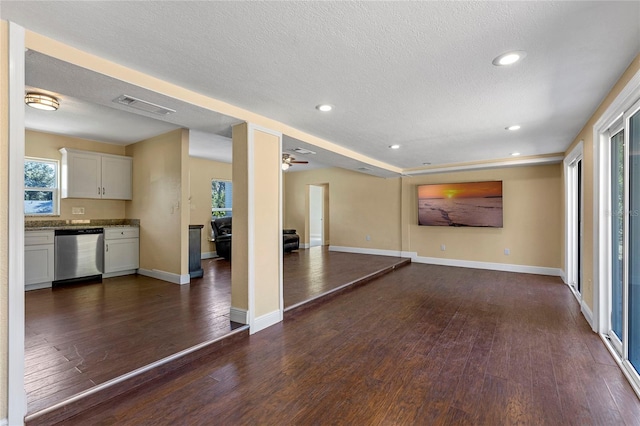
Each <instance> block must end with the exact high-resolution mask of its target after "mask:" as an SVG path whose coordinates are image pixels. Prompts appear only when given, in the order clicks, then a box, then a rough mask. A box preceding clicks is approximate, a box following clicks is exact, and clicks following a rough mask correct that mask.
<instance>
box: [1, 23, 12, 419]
mask: <svg viewBox="0 0 640 426" xmlns="http://www.w3.org/2000/svg"><path fill="white" fill-rule="evenodd" d="M8 31H9V26H8V25H7V22H6V21H0V233H1V234H2V238H0V324H2V325H1V326H0V419H6V418H7V398H8V397H9V394H8V392H7V372H8V370H7V368H8V364H7V354H8V347H7V338H8V333H7V332H8V317H7V306H8V300H9V279H8V277H9V252H8V247H9V242H8V238H7V229H8V225H9V217H8V213H9V202H10V200H9V167H8V165H9V72H8V70H9V37H8Z"/></svg>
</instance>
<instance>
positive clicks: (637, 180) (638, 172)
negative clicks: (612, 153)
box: [625, 112, 640, 371]
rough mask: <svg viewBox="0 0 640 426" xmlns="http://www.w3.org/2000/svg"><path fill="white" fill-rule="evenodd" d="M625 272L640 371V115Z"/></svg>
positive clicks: (633, 125) (632, 129)
mask: <svg viewBox="0 0 640 426" xmlns="http://www.w3.org/2000/svg"><path fill="white" fill-rule="evenodd" d="M627 134H628V135H629V138H628V139H629V148H628V150H627V153H628V155H627V163H628V168H629V171H628V173H627V180H626V184H627V185H626V186H627V188H628V190H627V194H628V195H629V196H628V202H627V204H628V209H627V214H625V217H626V218H627V232H626V238H625V243H626V248H627V250H626V255H625V270H626V277H625V278H626V279H625V281H626V284H627V286H628V289H629V306H628V307H627V311H628V313H629V361H630V362H631V364H632V365H633V366H634V368H635V369H636V371H638V370H639V369H640V217H639V216H640V112H636V113H635V114H634V115H632V116H631V117H630V118H629V121H628V128H627Z"/></svg>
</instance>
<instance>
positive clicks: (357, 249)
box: [329, 246, 402, 257]
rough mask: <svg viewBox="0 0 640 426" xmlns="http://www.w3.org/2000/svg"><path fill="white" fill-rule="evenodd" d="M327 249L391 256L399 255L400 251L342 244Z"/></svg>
mask: <svg viewBox="0 0 640 426" xmlns="http://www.w3.org/2000/svg"><path fill="white" fill-rule="evenodd" d="M329 251H340V252H344V253H359V254H374V255H377V256H393V257H401V256H400V255H401V254H402V252H401V251H400V250H383V249H368V248H361V247H344V246H329Z"/></svg>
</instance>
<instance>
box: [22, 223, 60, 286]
mask: <svg viewBox="0 0 640 426" xmlns="http://www.w3.org/2000/svg"><path fill="white" fill-rule="evenodd" d="M53 243H54V231H26V232H25V234H24V284H25V290H36V289H39V288H47V287H51V283H52V281H53V279H54V276H55V275H54V267H55V266H54V265H55V263H54V244H53Z"/></svg>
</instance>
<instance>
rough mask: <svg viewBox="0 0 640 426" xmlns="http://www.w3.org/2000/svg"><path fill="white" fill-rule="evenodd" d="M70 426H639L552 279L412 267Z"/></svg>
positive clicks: (622, 383)
mask: <svg viewBox="0 0 640 426" xmlns="http://www.w3.org/2000/svg"><path fill="white" fill-rule="evenodd" d="M65 424H67V425H175V424H188V425H209V424H220V425H244V424H256V425H258V424H259V425H276V424H299V425H308V424H345V425H347V424H348V425H368V424H382V425H387V424H389V425H391V424H393V425H396V424H403V425H404V424H407V425H512V424H523V425H545V424H546V425H565V424H566V425H622V424H626V425H638V424H640V403H639V401H638V398H637V397H636V396H635V394H634V393H633V391H632V389H631V387H630V386H629V384H628V383H627V382H626V380H625V379H624V377H623V375H622V373H621V372H620V370H619V369H618V368H617V367H616V365H615V363H614V361H613V359H612V358H611V357H610V356H609V354H608V353H607V351H606V349H605V347H604V345H603V344H602V342H601V341H600V340H599V338H598V336H597V335H596V334H594V333H593V332H592V331H591V330H590V329H589V327H588V325H587V323H586V321H585V320H584V318H583V317H582V315H581V314H580V309H579V305H578V303H577V302H576V300H575V298H574V297H573V295H572V294H571V293H570V291H569V289H568V288H567V286H566V285H564V284H563V283H562V282H561V281H560V279H559V278H555V277H546V276H537V275H525V274H516V273H508V272H495V271H484V270H473V269H463V268H454V267H444V266H434V265H420V264H411V265H410V266H407V267H404V268H401V269H398V270H396V271H395V272H393V273H390V274H387V275H384V276H383V277H381V278H378V279H376V280H373V281H371V282H369V283H368V284H367V285H366V286H360V287H357V288H355V289H353V290H352V291H349V292H346V293H344V294H342V295H341V297H336V298H332V299H330V300H329V301H327V302H326V303H323V304H322V305H317V306H315V307H314V308H313V309H305V310H302V311H299V312H298V311H296V312H294V313H293V314H292V315H290V316H288V317H287V318H286V319H285V321H284V322H282V323H279V324H277V325H274V326H272V327H269V328H267V329H266V330H263V331H261V332H260V333H257V334H255V335H252V336H250V337H249V338H246V339H242V340H239V341H237V342H235V343H233V344H231V345H228V346H226V347H224V348H222V349H221V350H219V351H217V352H216V353H212V354H210V355H208V356H205V357H203V358H200V359H198V360H196V361H194V362H192V363H190V364H189V365H187V366H184V367H183V368H181V369H179V370H175V371H173V372H172V373H170V374H168V375H165V376H163V377H162V378H159V379H157V380H156V381H154V382H152V383H149V384H147V385H145V386H143V387H141V388H139V389H136V390H133V391H131V392H129V393H127V394H124V395H122V396H120V397H118V398H116V399H114V400H111V401H108V402H107V403H104V404H102V405H99V406H97V407H94V408H93V409H91V410H90V411H87V412H85V413H82V414H80V415H78V416H76V417H73V418H71V419H68V420H67V421H66V422H65Z"/></svg>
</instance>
